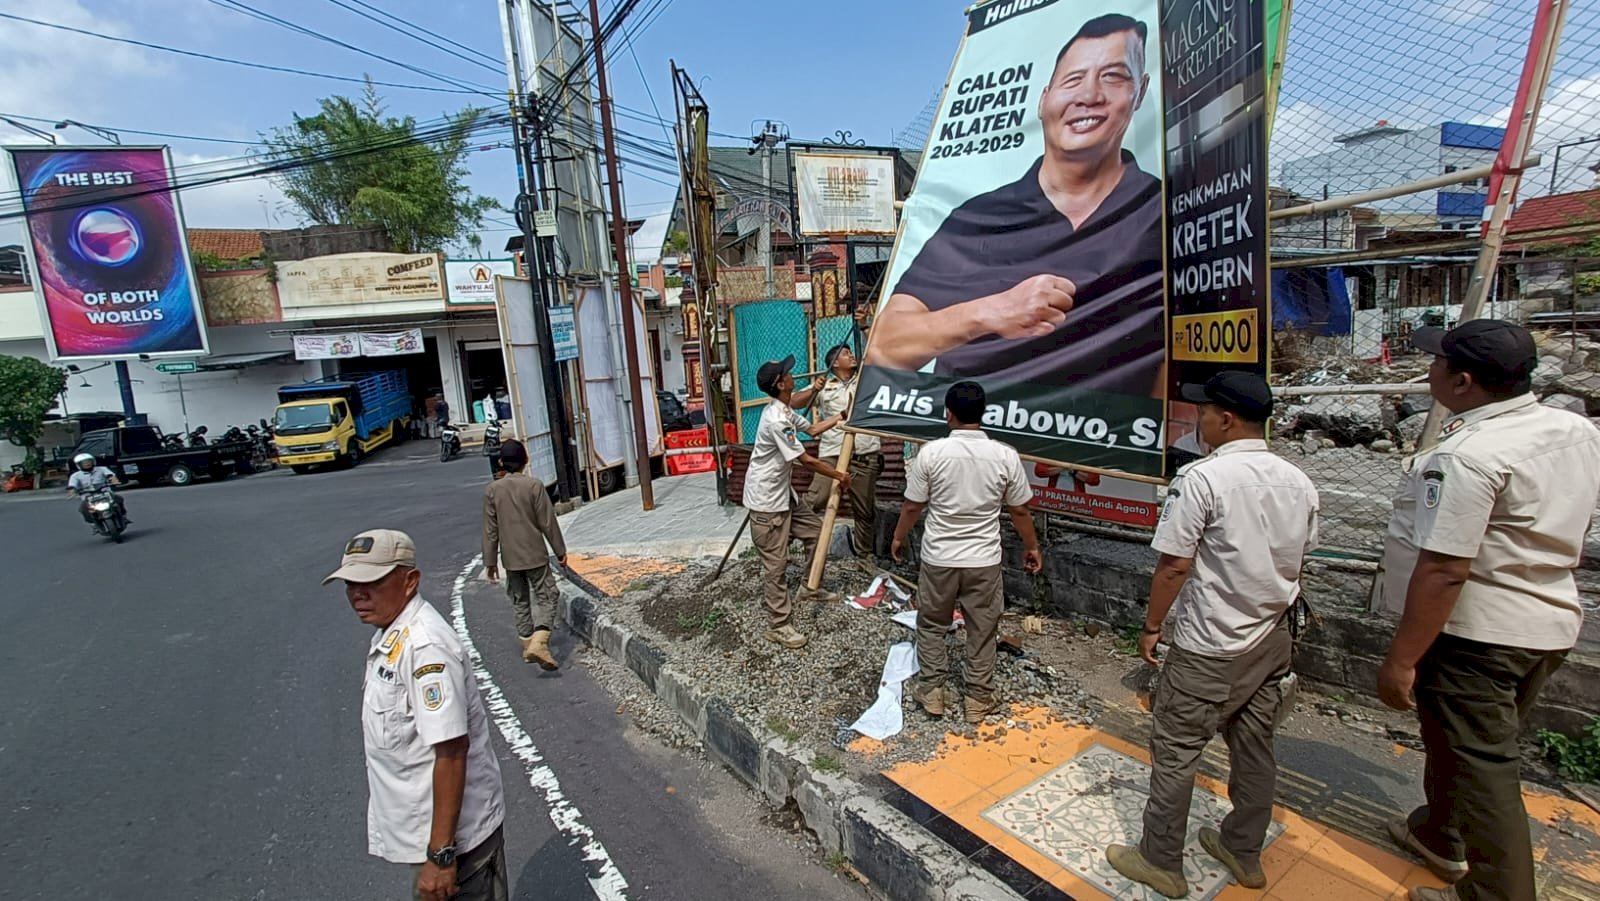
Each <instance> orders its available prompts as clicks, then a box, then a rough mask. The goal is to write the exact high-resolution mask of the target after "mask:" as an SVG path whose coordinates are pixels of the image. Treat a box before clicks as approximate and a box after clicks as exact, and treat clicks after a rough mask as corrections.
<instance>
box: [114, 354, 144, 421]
mask: <svg viewBox="0 0 1600 901" xmlns="http://www.w3.org/2000/svg"><path fill="white" fill-rule="evenodd" d="M116 367H117V390H118V391H119V392H121V393H122V415H123V416H125V417H127V418H128V419H132V418H133V417H135V416H138V415H139V408H138V407H137V406H135V405H134V403H133V377H132V376H130V375H128V361H127V360H118V361H117V363H116Z"/></svg>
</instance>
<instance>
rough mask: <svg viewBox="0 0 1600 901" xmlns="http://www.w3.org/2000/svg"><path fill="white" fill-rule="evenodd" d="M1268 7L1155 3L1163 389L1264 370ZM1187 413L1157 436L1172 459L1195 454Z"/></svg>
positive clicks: (1211, 0) (1191, 413)
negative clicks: (1162, 162)
mask: <svg viewBox="0 0 1600 901" xmlns="http://www.w3.org/2000/svg"><path fill="white" fill-rule="evenodd" d="M1267 13H1268V10H1267V8H1266V4H1263V3H1261V2H1244V0H1238V2H1232V3H1220V4H1219V3H1217V2H1216V0H1162V3H1161V22H1162V29H1161V34H1162V38H1161V40H1162V50H1163V53H1162V67H1161V70H1162V81H1163V92H1162V96H1163V98H1164V99H1165V101H1166V121H1167V126H1166V131H1167V146H1166V153H1167V180H1166V215H1167V225H1166V235H1167V249H1166V252H1167V304H1168V310H1169V315H1170V317H1171V319H1170V322H1171V327H1172V350H1171V360H1172V361H1171V365H1170V366H1169V367H1168V369H1167V371H1168V375H1169V377H1170V379H1171V385H1172V386H1173V388H1174V389H1175V388H1176V386H1177V385H1178V384H1181V383H1184V382H1190V383H1201V382H1204V381H1205V380H1206V379H1208V378H1210V377H1211V376H1213V375H1215V374H1216V373H1218V372H1221V371H1223V370H1228V369H1242V370H1248V371H1252V372H1259V373H1261V374H1262V375H1265V374H1266V372H1267V349H1268V347H1269V346H1270V345H1271V343H1272V342H1271V338H1272V312H1271V310H1270V308H1269V306H1268V304H1269V286H1270V281H1269V278H1268V274H1267V263H1268V260H1267V166H1266V161H1267V72H1268V64H1267V55H1266V36H1267ZM1173 395H1174V396H1175V395H1176V391H1175V390H1174V391H1173ZM1198 418H1199V417H1198V411H1196V410H1195V409H1194V408H1193V407H1191V406H1190V405H1188V404H1182V403H1176V402H1175V403H1174V404H1173V405H1172V422H1171V424H1170V426H1169V428H1168V431H1167V437H1168V440H1169V441H1171V442H1172V443H1173V445H1174V447H1176V448H1177V449H1179V450H1181V451H1186V452H1187V453H1177V454H1174V455H1173V457H1174V459H1175V462H1180V461H1181V460H1183V459H1186V458H1192V456H1191V455H1193V454H1195V453H1203V452H1205V450H1206V448H1204V447H1201V446H1199V444H1198V442H1196V441H1195V439H1196V437H1197V420H1198Z"/></svg>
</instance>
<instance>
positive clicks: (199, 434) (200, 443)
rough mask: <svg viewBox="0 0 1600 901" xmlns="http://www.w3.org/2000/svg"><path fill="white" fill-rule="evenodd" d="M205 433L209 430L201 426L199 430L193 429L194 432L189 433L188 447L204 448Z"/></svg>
mask: <svg viewBox="0 0 1600 901" xmlns="http://www.w3.org/2000/svg"><path fill="white" fill-rule="evenodd" d="M207 431H209V429H207V428H206V427H205V426H201V427H200V428H198V429H195V430H194V431H192V432H190V433H189V446H190V447H205V446H206V432H207Z"/></svg>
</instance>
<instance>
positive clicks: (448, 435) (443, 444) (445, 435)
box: [439, 423, 461, 463]
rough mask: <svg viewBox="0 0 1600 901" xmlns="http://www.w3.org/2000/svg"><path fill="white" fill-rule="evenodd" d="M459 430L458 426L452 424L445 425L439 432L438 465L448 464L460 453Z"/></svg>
mask: <svg viewBox="0 0 1600 901" xmlns="http://www.w3.org/2000/svg"><path fill="white" fill-rule="evenodd" d="M460 428H461V427H460V426H458V425H456V424H454V423H446V424H445V426H444V428H442V429H440V430H439V462H440V463H449V462H450V460H451V458H453V457H454V456H455V455H456V454H459V453H461V431H460Z"/></svg>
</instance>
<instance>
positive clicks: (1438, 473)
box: [1422, 469, 1444, 510]
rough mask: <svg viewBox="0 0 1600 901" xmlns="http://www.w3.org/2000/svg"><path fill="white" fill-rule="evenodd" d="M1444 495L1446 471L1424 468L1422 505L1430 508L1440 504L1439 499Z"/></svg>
mask: <svg viewBox="0 0 1600 901" xmlns="http://www.w3.org/2000/svg"><path fill="white" fill-rule="evenodd" d="M1442 497H1444V471H1443V470H1440V469H1424V470H1423V471H1422V506H1424V507H1427V508H1428V509H1429V510H1432V509H1433V508H1435V507H1437V506H1439V499H1440V498H1442Z"/></svg>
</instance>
